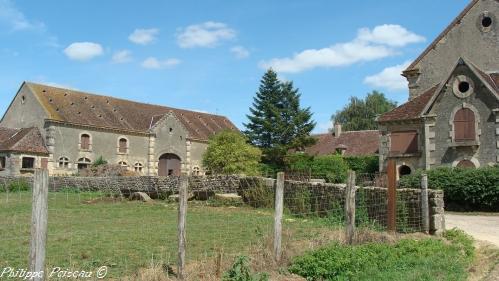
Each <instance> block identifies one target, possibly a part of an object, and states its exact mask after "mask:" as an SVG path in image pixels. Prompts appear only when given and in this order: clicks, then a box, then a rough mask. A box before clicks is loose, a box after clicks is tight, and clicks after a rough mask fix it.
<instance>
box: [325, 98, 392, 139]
mask: <svg viewBox="0 0 499 281" xmlns="http://www.w3.org/2000/svg"><path fill="white" fill-rule="evenodd" d="M396 106H397V103H396V102H394V101H391V100H388V99H387V98H386V97H385V95H384V94H383V93H380V92H378V91H373V92H372V93H370V94H368V95H367V97H366V98H365V99H359V98H357V97H350V103H349V104H348V105H346V106H345V107H343V109H341V110H338V111H336V113H335V114H333V115H332V116H331V121H333V123H335V124H336V123H339V124H341V125H342V128H343V130H345V131H358V130H376V129H377V128H378V126H377V124H376V121H375V118H376V116H377V115H379V114H383V113H385V112H388V111H390V110H392V109H394V108H395V107H396Z"/></svg>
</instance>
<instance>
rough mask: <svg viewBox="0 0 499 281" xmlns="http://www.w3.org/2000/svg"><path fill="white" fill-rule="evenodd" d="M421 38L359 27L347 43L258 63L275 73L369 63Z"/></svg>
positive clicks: (389, 28)
mask: <svg viewBox="0 0 499 281" xmlns="http://www.w3.org/2000/svg"><path fill="white" fill-rule="evenodd" d="M424 40H425V38H424V37H422V36H419V35H417V34H415V33H413V32H411V31H408V30H407V29H405V28H404V27H402V26H400V25H386V24H385V25H380V26H376V27H374V28H373V29H372V30H371V29H369V28H361V29H359V30H358V31H357V36H356V38H355V39H353V40H352V41H350V42H344V43H337V44H334V45H332V46H329V47H327V48H322V49H308V50H304V51H302V52H299V53H297V54H294V55H293V56H292V57H286V58H274V59H271V60H268V61H261V62H260V63H259V65H260V67H261V68H264V69H268V68H273V69H274V70H276V71H277V72H288V73H298V72H302V71H306V70H310V69H314V68H318V67H325V68H328V67H340V66H348V65H352V64H354V63H359V62H366V61H373V60H377V59H382V58H386V57H390V56H394V55H396V54H398V53H399V51H398V50H397V48H400V47H403V46H406V45H408V44H412V43H418V42H422V41H424Z"/></svg>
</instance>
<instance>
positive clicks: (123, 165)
mask: <svg viewBox="0 0 499 281" xmlns="http://www.w3.org/2000/svg"><path fill="white" fill-rule="evenodd" d="M118 165H120V166H121V167H125V168H127V167H128V163H127V162H125V161H120V162H118Z"/></svg>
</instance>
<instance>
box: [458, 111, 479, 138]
mask: <svg viewBox="0 0 499 281" xmlns="http://www.w3.org/2000/svg"><path fill="white" fill-rule="evenodd" d="M454 139H455V141H464V140H474V139H475V114H474V113H473V111H471V110H470V109H468V108H462V109H460V110H458V111H457V112H456V115H455V116H454Z"/></svg>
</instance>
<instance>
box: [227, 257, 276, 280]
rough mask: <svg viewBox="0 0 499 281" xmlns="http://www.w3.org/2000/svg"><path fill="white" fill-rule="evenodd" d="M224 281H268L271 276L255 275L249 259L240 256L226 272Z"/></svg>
mask: <svg viewBox="0 0 499 281" xmlns="http://www.w3.org/2000/svg"><path fill="white" fill-rule="evenodd" d="M222 280H223V281H268V280H269V276H268V274H266V273H262V274H253V273H252V272H251V269H250V267H249V261H248V257H245V256H239V257H237V258H236V261H235V262H234V264H233V265H232V267H231V268H230V269H229V270H228V271H227V272H225V274H224V276H223V278H222Z"/></svg>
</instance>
